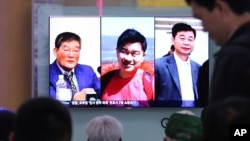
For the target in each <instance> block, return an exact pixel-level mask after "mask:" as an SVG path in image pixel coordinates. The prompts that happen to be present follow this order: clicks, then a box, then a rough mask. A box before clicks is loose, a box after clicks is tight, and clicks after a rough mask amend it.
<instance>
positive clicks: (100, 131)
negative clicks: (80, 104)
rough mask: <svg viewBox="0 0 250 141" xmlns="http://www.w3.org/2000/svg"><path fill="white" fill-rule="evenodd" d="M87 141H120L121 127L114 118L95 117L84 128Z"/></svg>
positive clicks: (106, 116) (107, 116)
mask: <svg viewBox="0 0 250 141" xmlns="http://www.w3.org/2000/svg"><path fill="white" fill-rule="evenodd" d="M86 134H87V137H88V139H87V141H122V136H123V126H122V124H121V122H120V121H118V120H117V119H116V118H115V117H113V116H109V115H103V116H96V117H94V118H93V119H91V120H90V121H89V122H88V124H87V126H86Z"/></svg>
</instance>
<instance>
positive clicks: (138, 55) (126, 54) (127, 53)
mask: <svg viewBox="0 0 250 141" xmlns="http://www.w3.org/2000/svg"><path fill="white" fill-rule="evenodd" d="M116 54H117V58H118V64H119V68H120V70H121V72H128V73H130V72H135V71H136V70H137V69H138V68H139V67H140V66H141V63H142V62H143V60H144V55H145V54H144V52H143V50H142V45H141V43H139V42H135V43H127V44H125V45H124V46H123V47H122V48H121V49H120V50H116Z"/></svg>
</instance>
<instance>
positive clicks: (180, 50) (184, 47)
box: [172, 31, 195, 56]
mask: <svg viewBox="0 0 250 141" xmlns="http://www.w3.org/2000/svg"><path fill="white" fill-rule="evenodd" d="M194 40H195V39H194V33H193V32H192V31H180V32H178V33H177V34H176V36H175V37H174V38H173V39H172V42H173V45H174V48H175V52H176V54H178V55H181V56H183V55H184V56H188V55H189V54H190V53H191V52H192V51H193V48H194Z"/></svg>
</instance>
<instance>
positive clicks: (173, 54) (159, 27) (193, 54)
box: [154, 17, 209, 107]
mask: <svg viewBox="0 0 250 141" xmlns="http://www.w3.org/2000/svg"><path fill="white" fill-rule="evenodd" d="M208 39H209V37H208V33H207V32H204V31H203V27H202V23H201V21H200V20H197V19H194V18H191V17H155V94H156V96H155V103H154V104H155V106H157V107H201V106H204V105H205V104H204V103H203V102H201V99H204V98H208V87H209V86H208V84H209V82H208V81H209V80H208V77H209V76H208V75H209V74H208V70H207V73H206V74H205V75H206V76H205V77H207V79H203V80H201V81H199V78H200V77H199V75H200V68H201V66H202V65H203V64H204V63H205V62H207V61H208V45H209V44H208ZM206 64H207V65H208V63H206ZM207 69H208V67H207ZM201 83H203V84H202V85H204V84H205V90H207V91H205V93H204V92H202V93H201V92H200V89H201V88H200V86H201ZM202 89H204V87H203V88H202ZM205 101H206V100H205Z"/></svg>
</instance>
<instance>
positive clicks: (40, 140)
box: [14, 97, 72, 141]
mask: <svg viewBox="0 0 250 141" xmlns="http://www.w3.org/2000/svg"><path fill="white" fill-rule="evenodd" d="M71 136H72V121H71V117H70V113H69V111H68V109H67V107H66V106H65V105H63V104H62V103H61V102H59V101H58V100H55V99H52V98H49V97H39V98H34V99H30V100H28V101H26V102H24V103H23V104H22V105H21V106H20V108H19V109H18V110H17V114H16V119H15V122H14V140H15V141H62V140H68V141H70V140H71Z"/></svg>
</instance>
